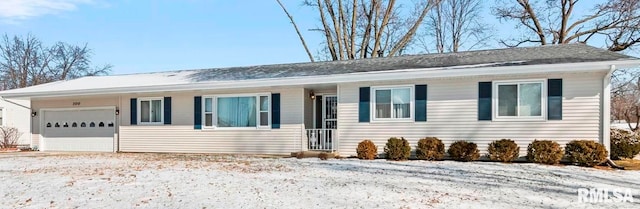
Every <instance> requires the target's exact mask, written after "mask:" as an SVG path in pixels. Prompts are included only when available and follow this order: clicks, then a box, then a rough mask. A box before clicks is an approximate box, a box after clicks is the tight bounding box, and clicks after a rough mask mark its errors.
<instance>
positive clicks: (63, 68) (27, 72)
mask: <svg viewBox="0 0 640 209" xmlns="http://www.w3.org/2000/svg"><path fill="white" fill-rule="evenodd" d="M91 55H92V52H91V50H90V49H89V48H87V45H86V44H85V45H84V46H74V45H69V44H66V43H63V42H58V43H56V44H55V45H53V46H50V47H47V46H44V45H43V44H42V42H41V41H40V40H39V39H38V38H36V37H34V36H32V35H31V34H29V35H27V36H26V37H19V36H14V37H11V38H10V37H9V36H7V35H6V34H5V35H4V36H3V39H2V40H1V42H0V84H1V86H0V89H13V88H22V87H27V86H33V85H38V84H43V83H47V82H51V81H57V80H67V79H74V78H78V77H82V76H89V75H101V74H108V73H109V71H110V69H111V65H104V66H100V67H93V66H91Z"/></svg>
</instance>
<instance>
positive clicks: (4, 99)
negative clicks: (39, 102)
mask: <svg viewBox="0 0 640 209" xmlns="http://www.w3.org/2000/svg"><path fill="white" fill-rule="evenodd" d="M0 100H2V101H5V102H8V103H11V104H14V105H16V106H18V107H22V108H24V109H29V110H31V107H27V106H24V105H21V104H18V103H16V102H14V101H11V100H8V99H7V98H4V97H3V96H0Z"/></svg>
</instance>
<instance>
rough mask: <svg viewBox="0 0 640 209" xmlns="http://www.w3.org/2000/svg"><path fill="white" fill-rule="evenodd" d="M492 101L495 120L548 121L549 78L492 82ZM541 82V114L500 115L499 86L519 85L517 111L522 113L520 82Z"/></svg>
mask: <svg viewBox="0 0 640 209" xmlns="http://www.w3.org/2000/svg"><path fill="white" fill-rule="evenodd" d="M492 83H493V84H492V88H493V89H492V98H491V99H492V101H493V105H492V108H493V118H494V121H546V120H547V79H542V78H540V79H520V80H500V81H493V82H492ZM527 83H539V84H540V85H541V88H540V91H542V92H540V97H541V98H540V116H500V115H499V112H498V108H499V104H498V99H499V98H498V96H499V95H498V87H499V86H501V85H517V86H518V87H517V98H516V101H517V104H516V113H517V114H518V115H519V114H520V84H527Z"/></svg>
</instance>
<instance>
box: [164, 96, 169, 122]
mask: <svg viewBox="0 0 640 209" xmlns="http://www.w3.org/2000/svg"><path fill="white" fill-rule="evenodd" d="M164 124H171V97H164Z"/></svg>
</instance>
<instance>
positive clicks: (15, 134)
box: [0, 126, 22, 148]
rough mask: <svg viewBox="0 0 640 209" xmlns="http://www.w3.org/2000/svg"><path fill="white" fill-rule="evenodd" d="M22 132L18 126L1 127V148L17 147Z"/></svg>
mask: <svg viewBox="0 0 640 209" xmlns="http://www.w3.org/2000/svg"><path fill="white" fill-rule="evenodd" d="M21 135H22V133H20V131H18V129H17V128H13V127H5V126H2V127H0V137H1V138H0V148H15V147H17V146H18V139H20V136H21Z"/></svg>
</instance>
